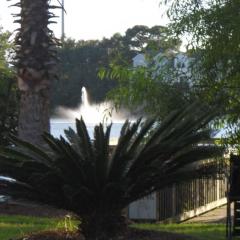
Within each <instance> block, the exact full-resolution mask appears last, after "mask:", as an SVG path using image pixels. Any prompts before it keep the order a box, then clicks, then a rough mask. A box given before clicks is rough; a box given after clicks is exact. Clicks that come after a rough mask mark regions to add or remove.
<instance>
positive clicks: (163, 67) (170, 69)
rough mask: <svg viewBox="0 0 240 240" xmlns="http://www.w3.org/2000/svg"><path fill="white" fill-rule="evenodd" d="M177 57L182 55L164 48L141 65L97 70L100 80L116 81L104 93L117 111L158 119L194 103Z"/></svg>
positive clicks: (191, 90) (189, 82)
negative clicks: (118, 109)
mask: <svg viewBox="0 0 240 240" xmlns="http://www.w3.org/2000/svg"><path fill="white" fill-rule="evenodd" d="M173 47H174V46H173ZM179 55H181V56H184V55H182V54H180V53H178V52H175V51H172V49H165V51H163V52H160V53H159V54H158V55H156V56H152V55H149V54H145V55H144V57H145V64H143V65H139V66H127V67H126V66H123V65H117V64H113V65H111V69H110V70H106V69H101V71H100V72H99V76H100V77H101V78H105V77H109V78H113V79H115V80H116V81H117V82H118V86H117V87H116V88H114V89H112V90H111V91H110V92H109V93H108V95H107V96H108V98H109V99H110V100H112V101H113V102H114V104H115V106H116V107H117V108H118V107H127V108H129V109H130V110H131V111H132V112H135V113H139V112H140V113H142V114H143V113H144V114H145V115H146V114H148V115H153V116H155V117H157V118H158V119H160V120H162V119H163V118H164V117H166V116H167V115H168V114H169V112H171V111H173V110H176V109H180V108H182V106H187V105H188V104H190V103H192V102H194V100H196V99H197V96H196V95H195V92H194V89H193V88H192V87H191V81H190V79H189V76H188V74H187V72H186V69H187V68H186V67H185V66H184V67H183V64H182V63H181V62H177V61H176V59H177V58H178V56H179ZM184 58H185V59H187V56H185V57H184ZM176 63H180V64H176Z"/></svg>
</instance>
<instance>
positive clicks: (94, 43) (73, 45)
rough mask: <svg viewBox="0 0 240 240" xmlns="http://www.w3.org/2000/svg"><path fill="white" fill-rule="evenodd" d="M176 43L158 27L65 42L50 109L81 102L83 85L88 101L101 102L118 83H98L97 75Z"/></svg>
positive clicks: (108, 79)
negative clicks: (115, 65)
mask: <svg viewBox="0 0 240 240" xmlns="http://www.w3.org/2000/svg"><path fill="white" fill-rule="evenodd" d="M179 45H180V41H179V40H178V39H177V38H170V37H169V33H168V29H167V28H166V27H162V26H154V27H152V28H149V27H147V26H142V25H139V26H134V27H133V28H129V29H128V30H127V31H126V33H125V35H121V34H119V33H116V34H114V35H113V36H112V37H111V38H110V39H107V38H104V39H102V40H88V41H84V40H79V41H75V40H74V39H65V41H64V43H63V46H62V47H61V48H59V49H58V52H59V57H60V64H59V69H58V72H59V80H58V81H55V82H54V86H53V88H52V101H51V102H52V108H54V107H56V106H59V105H61V106H67V107H76V106H78V105H79V103H80V102H81V88H82V86H85V87H86V88H87V90H88V92H89V94H90V96H91V99H90V100H91V101H93V102H101V101H104V100H105V98H106V94H107V93H108V92H109V91H110V90H112V89H113V88H115V87H116V86H117V85H118V83H117V81H114V80H112V79H111V78H106V79H105V80H104V81H102V80H101V79H100V78H99V76H98V72H99V70H100V69H101V68H102V67H105V68H109V66H112V65H113V64H119V65H121V66H125V67H129V66H132V64H133V60H132V59H133V57H134V56H136V55H137V54H138V53H144V52H145V53H146V52H148V53H149V54H150V53H151V54H152V55H153V54H157V53H158V52H159V51H163V50H166V49H169V48H172V49H177V48H178V47H179Z"/></svg>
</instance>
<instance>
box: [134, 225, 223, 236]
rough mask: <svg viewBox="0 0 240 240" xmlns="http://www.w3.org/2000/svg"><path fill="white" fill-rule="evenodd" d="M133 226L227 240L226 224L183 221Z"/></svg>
mask: <svg viewBox="0 0 240 240" xmlns="http://www.w3.org/2000/svg"><path fill="white" fill-rule="evenodd" d="M133 226H134V227H137V228H141V229H146V230H157V231H166V232H176V233H183V234H187V235H191V236H194V237H196V238H197V239H199V240H226V237H225V224H199V223H181V224H166V225H165V224H154V223H153V224H148V223H142V224H135V225H133Z"/></svg>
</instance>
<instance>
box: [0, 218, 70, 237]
mask: <svg viewBox="0 0 240 240" xmlns="http://www.w3.org/2000/svg"><path fill="white" fill-rule="evenodd" d="M65 225H67V227H68V229H69V228H72V227H73V226H72V225H71V224H70V223H69V221H65V219H57V218H39V217H26V216H10V215H1V216H0V239H1V240H9V239H10V238H13V239H14V238H17V237H21V236H23V235H25V234H27V233H32V232H39V231H42V230H50V229H64V228H65Z"/></svg>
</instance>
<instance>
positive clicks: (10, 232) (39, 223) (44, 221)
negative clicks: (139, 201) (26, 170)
mask: <svg viewBox="0 0 240 240" xmlns="http://www.w3.org/2000/svg"><path fill="white" fill-rule="evenodd" d="M76 224H77V222H76V221H71V222H69V221H67V220H65V219H58V218H38V217H26V216H10V215H1V216H0V239H1V240H9V239H10V238H12V239H14V238H19V237H21V236H23V235H25V234H27V233H31V232H39V231H42V230H50V229H64V228H65V226H66V225H67V228H68V229H70V230H73V229H74V227H75V226H76ZM132 226H133V227H136V228H141V229H147V230H157V231H167V232H176V233H183V234H187V235H191V236H194V237H196V239H199V240H225V225H224V224H198V223H191V224H187V223H182V224H147V223H142V224H140V223H139V224H134V225H132Z"/></svg>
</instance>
